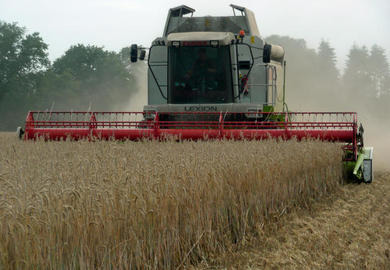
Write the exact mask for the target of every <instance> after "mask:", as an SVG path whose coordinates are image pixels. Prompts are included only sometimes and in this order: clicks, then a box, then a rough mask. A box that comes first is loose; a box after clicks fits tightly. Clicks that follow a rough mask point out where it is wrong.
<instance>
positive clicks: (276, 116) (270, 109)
mask: <svg viewBox="0 0 390 270" xmlns="http://www.w3.org/2000/svg"><path fill="white" fill-rule="evenodd" d="M274 111H275V109H274V106H271V105H264V106H263V112H274ZM285 119H286V117H285V114H283V113H281V114H271V115H268V117H267V119H266V121H273V122H284V121H285Z"/></svg>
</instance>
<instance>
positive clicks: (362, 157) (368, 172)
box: [353, 147, 374, 183]
mask: <svg viewBox="0 0 390 270" xmlns="http://www.w3.org/2000/svg"><path fill="white" fill-rule="evenodd" d="M373 151H374V148H373V147H363V149H362V150H361V151H360V152H359V153H358V159H357V161H356V164H355V167H354V169H353V174H354V175H355V176H356V177H357V178H358V179H359V180H363V181H364V182H366V183H371V182H372V179H373V176H372V154H373Z"/></svg>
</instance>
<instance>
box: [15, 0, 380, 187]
mask: <svg viewBox="0 0 390 270" xmlns="http://www.w3.org/2000/svg"><path fill="white" fill-rule="evenodd" d="M231 7H232V9H233V15H232V16H219V17H214V16H213V17H211V16H205V17H195V16H193V13H194V12H195V10H194V9H192V8H190V7H187V6H184V5H183V6H179V7H176V8H172V9H170V10H169V13H168V17H167V20H166V23H165V27H164V31H163V34H162V36H161V37H158V38H156V39H155V40H154V41H153V42H152V45H151V46H150V48H144V47H142V46H139V45H136V44H133V45H132V46H131V61H132V62H136V61H138V60H139V59H140V60H143V59H144V58H145V57H146V49H148V55H147V64H148V104H147V105H145V107H144V110H143V112H90V111H87V112H52V111H50V112H35V111H32V112H29V113H28V115H27V119H26V126H25V134H24V138H25V139H35V138H37V137H44V138H45V139H48V140H60V139H66V138H71V139H82V138H89V139H92V138H100V139H111V138H113V139H120V140H122V139H129V140H139V139H143V138H150V139H164V138H167V137H175V138H178V139H182V140H187V139H189V140H200V139H221V138H226V139H235V140H240V139H250V140H252V139H255V140H262V139H267V138H281V139H291V138H296V139H298V140H302V139H306V138H317V139H320V140H325V141H333V142H340V143H342V147H343V149H344V151H345V157H344V160H345V162H346V164H348V166H352V167H353V173H354V174H355V175H356V176H357V177H358V178H360V179H362V180H364V181H365V182H371V181H372V151H373V149H372V148H370V147H364V145H363V128H362V127H361V126H360V127H359V126H358V122H357V114H356V113H354V112H290V111H288V108H287V105H286V102H285V89H286V88H285V72H286V61H285V59H284V58H285V57H284V56H285V52H284V49H283V48H282V47H281V46H278V45H274V44H267V43H266V42H265V41H264V40H263V39H262V38H261V36H260V32H259V30H258V27H257V23H256V19H255V16H254V14H253V12H252V11H250V10H249V9H247V8H245V7H241V6H236V5H231ZM291 53H294V52H291ZM20 131H21V130H19V134H21V132H20Z"/></svg>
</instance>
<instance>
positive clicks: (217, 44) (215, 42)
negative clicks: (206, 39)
mask: <svg viewBox="0 0 390 270" xmlns="http://www.w3.org/2000/svg"><path fill="white" fill-rule="evenodd" d="M210 46H211V47H218V46H219V41H218V40H211V41H210Z"/></svg>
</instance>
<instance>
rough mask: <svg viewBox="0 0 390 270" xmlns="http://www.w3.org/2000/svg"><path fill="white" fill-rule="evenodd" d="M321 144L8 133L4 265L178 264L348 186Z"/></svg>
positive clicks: (338, 154) (1, 200)
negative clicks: (63, 138) (44, 137)
mask: <svg viewBox="0 0 390 270" xmlns="http://www.w3.org/2000/svg"><path fill="white" fill-rule="evenodd" d="M341 159H342V151H341V149H340V145H337V144H332V143H323V142H318V141H306V142H296V141H288V142H281V141H280V142H277V141H262V142H256V141H242V142H232V141H208V142H175V141H166V142H156V141H145V142H86V141H81V142H43V141H37V142H24V141H19V140H17V139H16V138H14V137H13V134H5V133H3V134H0V269H59V268H61V269H177V268H182V267H185V266H188V265H196V264H198V263H199V262H202V261H207V260H208V259H209V258H210V257H213V256H216V255H218V254H221V253H223V252H226V250H229V249H232V248H234V247H237V246H240V245H241V243H243V242H244V241H245V239H246V238H247V237H252V238H253V237H256V235H260V234H261V232H262V230H263V229H264V228H265V227H266V226H267V224H269V223H272V222H275V220H278V219H279V218H280V217H281V216H283V215H284V214H286V213H288V212H289V211H291V209H293V208H294V207H297V206H298V207H300V208H305V207H309V206H310V205H311V204H312V202H313V201H316V200H317V199H318V198H321V197H323V196H324V195H326V194H329V193H331V192H332V191H334V190H335V189H337V188H338V187H339V185H340V183H341V182H342V168H341Z"/></svg>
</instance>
